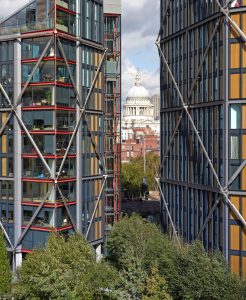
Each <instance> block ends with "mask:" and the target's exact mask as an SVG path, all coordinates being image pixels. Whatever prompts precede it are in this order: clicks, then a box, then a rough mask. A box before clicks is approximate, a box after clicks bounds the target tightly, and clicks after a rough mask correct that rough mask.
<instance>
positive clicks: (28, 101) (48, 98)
mask: <svg viewBox="0 0 246 300" xmlns="http://www.w3.org/2000/svg"><path fill="white" fill-rule="evenodd" d="M54 89H55V87H54V86H42V87H37V86H33V87H28V88H27V89H26V91H25V93H24V95H23V97H22V103H23V106H50V105H54Z"/></svg>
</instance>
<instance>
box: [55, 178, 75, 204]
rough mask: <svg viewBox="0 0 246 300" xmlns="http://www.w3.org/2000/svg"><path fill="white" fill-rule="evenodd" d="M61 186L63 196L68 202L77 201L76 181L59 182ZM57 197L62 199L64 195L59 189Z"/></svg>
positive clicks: (58, 199) (59, 199)
mask: <svg viewBox="0 0 246 300" xmlns="http://www.w3.org/2000/svg"><path fill="white" fill-rule="evenodd" d="M59 188H60V190H61V192H62V195H63V197H64V198H65V199H66V201H68V202H74V201H76V199H75V195H76V189H75V182H63V183H59ZM56 199H57V201H62V196H61V195H60V193H59V191H56Z"/></svg>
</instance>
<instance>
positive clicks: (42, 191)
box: [22, 181, 55, 202]
mask: <svg viewBox="0 0 246 300" xmlns="http://www.w3.org/2000/svg"><path fill="white" fill-rule="evenodd" d="M51 186H52V184H51V183H46V182H27V181H24V182H23V198H22V201H23V202H41V201H42V200H43V199H44V198H45V196H46V194H47V193H48V191H49V190H50V188H51ZM54 199H55V193H54V192H52V193H51V194H50V196H49V197H48V199H47V200H46V202H54Z"/></svg>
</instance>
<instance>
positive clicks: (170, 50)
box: [159, 0, 246, 277]
mask: <svg viewBox="0 0 246 300" xmlns="http://www.w3.org/2000/svg"><path fill="white" fill-rule="evenodd" d="M219 4H220V5H221V7H222V9H221V7H219ZM223 9H224V10H223ZM227 9H228V10H227ZM227 13H228V14H229V15H228V17H227V16H226V14H227ZM238 29H239V30H238ZM240 29H241V31H242V32H241V33H240ZM245 34H246V1H217V0H215V1H210V0H207V1H199V0H193V1H188V0H178V1H164V0H162V1H161V28H160V40H159V42H160V44H159V45H160V50H161V51H160V57H161V155H162V162H163V163H162V168H161V176H160V185H161V190H162V192H163V196H164V197H163V199H162V200H163V201H162V225H163V227H164V228H165V230H166V231H167V232H169V231H172V222H173V224H174V227H175V231H176V232H177V234H178V235H179V236H180V237H181V238H183V239H184V240H185V241H188V242H191V241H193V240H195V239H201V240H202V241H203V244H204V246H205V249H206V250H207V251H210V250H211V249H220V250H221V251H223V253H224V255H225V257H226V259H227V261H228V263H229V266H230V268H231V270H232V271H233V272H235V273H236V274H238V275H241V276H244V277H245V276H246V228H245V219H246V161H245V159H246V68H245V67H246V48H245V41H246V39H245V38H244V35H245ZM168 68H170V72H169V70H168ZM172 76H173V77H172ZM179 92H180V93H179ZM189 115H190V117H189ZM191 120H192V121H191ZM192 122H193V123H194V126H193V125H192ZM164 200H165V201H166V202H167V205H168V210H169V212H170V215H171V218H170V217H168V211H167V209H166V208H165V205H164ZM170 220H172V222H171V221H170Z"/></svg>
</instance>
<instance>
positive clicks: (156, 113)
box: [151, 95, 160, 120]
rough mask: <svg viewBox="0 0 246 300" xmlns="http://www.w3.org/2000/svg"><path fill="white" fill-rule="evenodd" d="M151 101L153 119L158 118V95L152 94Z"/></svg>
mask: <svg viewBox="0 0 246 300" xmlns="http://www.w3.org/2000/svg"><path fill="white" fill-rule="evenodd" d="M151 103H152V104H153V105H154V119H155V120H160V95H154V96H152V97H151Z"/></svg>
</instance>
